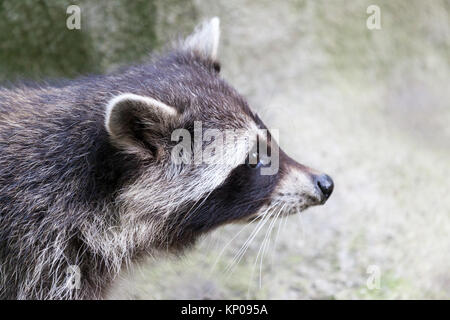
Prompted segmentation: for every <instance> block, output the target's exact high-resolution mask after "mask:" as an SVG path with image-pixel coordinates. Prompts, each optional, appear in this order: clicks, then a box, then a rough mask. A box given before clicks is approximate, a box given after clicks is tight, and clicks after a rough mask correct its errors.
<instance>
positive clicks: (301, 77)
mask: <svg viewBox="0 0 450 320" xmlns="http://www.w3.org/2000/svg"><path fill="white" fill-rule="evenodd" d="M70 4H78V5H79V6H80V8H81V30H73V31H70V30H68V29H67V28H66V18H67V16H68V15H67V14H66V8H67V6H68V5H70ZM372 4H375V5H378V6H379V7H380V9H381V30H368V29H367V27H366V19H367V18H368V16H369V15H368V14H367V13H366V9H367V7H368V6H369V5H372ZM449 15H450V2H449V1H445V0H430V1H420V0H404V1H400V0H399V1H388V0H386V1H373V0H370V1H365V0H358V1H352V2H349V1H343V0H334V1H320V0H317V1H306V0H292V1H283V2H278V1H277V2H275V1H268V0H262V1H250V0H244V1H237V0H219V1H206V0H195V1H194V0H192V1H180V0H177V1H175V0H169V1H148V0H146V1H144V0H138V1H125V0H116V1H106V0H99V1H95V2H94V1H65V0H61V1H60V0H58V1H56V0H41V1H31V0H21V1H13V0H6V1H5V0H3V1H0V82H10V81H15V80H17V79H21V78H31V79H42V78H54V77H68V78H73V77H76V76H77V75H79V74H85V73H99V72H100V73H104V72H109V71H111V70H115V69H117V68H118V67H119V66H123V65H126V64H128V63H132V62H138V61H140V60H141V59H143V58H144V57H145V56H146V55H147V54H148V53H149V52H150V51H152V50H159V49H160V48H162V47H163V46H164V45H165V44H166V43H167V42H169V41H171V40H173V39H176V37H177V36H179V35H183V36H185V35H187V34H188V33H189V32H191V30H192V29H193V27H194V26H195V25H196V24H197V23H198V22H200V21H202V20H203V19H204V18H208V17H212V16H219V17H220V18H221V26H222V38H221V47H220V59H221V62H222V66H223V67H222V70H223V71H222V74H223V76H224V77H225V78H226V79H228V80H229V81H230V82H231V83H232V84H233V85H234V86H235V87H236V88H237V89H238V90H239V91H240V92H242V93H243V94H244V95H245V96H246V97H247V98H248V100H249V101H250V103H251V105H253V107H254V108H255V109H256V110H257V111H258V113H259V114H260V115H261V117H262V118H263V120H264V121H265V122H266V124H267V125H268V127H269V128H277V129H279V130H280V144H281V146H282V147H283V148H284V149H285V151H287V153H289V154H290V155H292V156H293V157H294V158H296V159H297V160H299V161H300V162H302V163H305V164H308V165H310V166H312V167H315V168H318V169H320V170H321V171H325V172H328V173H329V174H330V175H331V176H332V177H333V178H334V180H335V183H336V188H335V192H334V194H333V196H332V197H331V199H330V200H329V201H328V202H327V204H326V205H325V206H324V207H317V208H311V209H309V210H307V211H306V212H304V213H303V214H302V215H299V216H292V217H290V218H289V219H288V220H287V223H284V221H283V220H280V221H279V222H277V223H276V225H275V228H274V231H273V233H272V236H271V242H270V250H268V254H267V255H265V256H264V259H263V261H262V263H261V261H260V260H257V257H258V251H259V248H260V246H261V244H262V243H263V239H264V237H265V235H266V231H267V230H262V231H261V232H260V233H259V234H258V236H257V237H256V239H255V240H254V241H253V242H252V243H251V245H250V247H249V249H248V251H247V252H246V254H245V256H244V258H243V259H242V260H241V261H240V262H239V263H238V264H237V265H235V267H234V268H233V270H232V272H226V270H227V266H228V265H229V264H230V263H231V262H232V260H233V257H234V255H235V254H236V253H237V251H238V250H239V249H240V247H241V246H242V245H243V244H244V242H245V240H246V239H247V237H248V236H249V234H250V232H251V231H252V229H253V227H254V226H252V225H250V226H248V227H247V228H246V229H245V230H244V231H243V232H241V233H240V234H239V235H238V236H237V237H236V238H234V239H233V237H234V236H235V235H236V234H237V233H238V232H239V231H240V230H241V229H242V227H243V226H240V225H239V226H233V225H231V226H227V227H224V228H221V229H220V230H217V231H215V232H213V233H211V234H210V235H209V236H208V237H207V238H206V239H203V240H202V241H201V243H200V244H199V245H198V246H197V248H196V249H194V250H192V251H190V252H188V253H186V255H185V256H184V257H182V258H181V259H180V258H174V257H164V256H162V257H158V258H157V259H149V261H147V262H146V263H144V264H142V265H139V266H136V267H135V268H133V269H132V270H129V271H128V272H124V273H123V275H121V279H120V280H119V281H118V282H117V283H116V285H115V286H114V288H113V290H111V294H110V296H111V297H112V298H133V299H136V298H137V299H161V298H171V299H182V298H192V299H212V298H219V299H220V298H225V299H233V298H257V299H259V298H261V299H324V298H326V299H345V298H363V299H365V298H376V299H393V298H396V299H397V298H400V299H402V298H444V299H449V298H450V272H449V270H450V196H449V191H450V179H449V177H450V148H449V147H450V70H449V69H450V68H449V61H450V23H449ZM283 226H284V227H283ZM279 228H281V231H280V232H279V235H278V237H277V236H276V235H277V233H278V229H279ZM231 239H233V241H231V242H230V240H231ZM275 239H276V242H275ZM221 252H222V254H220V253H221ZM260 258H261V257H260V256H259V257H258V259H260ZM374 266H375V269H376V270H379V276H380V277H379V279H380V287H379V288H372V287H371V286H368V285H367V282H368V281H369V282H370V276H371V273H370V272H371V270H373V268H374Z"/></svg>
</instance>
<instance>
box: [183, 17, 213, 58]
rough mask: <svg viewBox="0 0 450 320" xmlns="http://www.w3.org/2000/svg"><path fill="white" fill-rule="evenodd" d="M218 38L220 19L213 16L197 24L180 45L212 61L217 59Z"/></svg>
mask: <svg viewBox="0 0 450 320" xmlns="http://www.w3.org/2000/svg"><path fill="white" fill-rule="evenodd" d="M219 38H220V20H219V18H218V17H214V18H212V19H211V20H209V21H205V22H203V23H202V24H200V25H198V26H197V27H196V28H195V30H194V33H192V34H191V35H190V36H189V37H187V38H186V40H184V42H183V45H182V47H183V48H184V49H185V50H188V51H193V52H196V53H197V54H200V55H201V56H203V57H204V58H207V59H211V60H213V61H214V60H217V51H218V49H219Z"/></svg>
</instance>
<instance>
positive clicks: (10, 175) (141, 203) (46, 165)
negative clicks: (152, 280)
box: [0, 18, 333, 299]
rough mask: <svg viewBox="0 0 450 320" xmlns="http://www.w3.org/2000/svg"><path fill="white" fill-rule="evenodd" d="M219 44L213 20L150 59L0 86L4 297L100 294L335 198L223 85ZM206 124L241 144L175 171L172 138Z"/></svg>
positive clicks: (328, 184) (229, 143)
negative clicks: (204, 243)
mask: <svg viewBox="0 0 450 320" xmlns="http://www.w3.org/2000/svg"><path fill="white" fill-rule="evenodd" d="M218 43H219V20H218V18H213V19H212V20H210V21H209V22H206V23H204V24H202V25H201V26H199V27H198V28H197V29H196V31H195V32H194V33H193V34H192V35H191V36H189V37H188V38H187V39H186V40H185V41H183V42H182V43H181V44H179V45H178V46H177V47H176V48H175V49H174V50H173V51H172V52H170V53H168V54H167V55H165V56H162V57H159V58H158V59H157V60H156V61H155V62H152V63H146V64H143V65H140V66H135V67H130V68H128V69H125V70H122V71H121V72H120V73H115V74H111V75H105V76H97V77H93V78H89V77H86V78H80V79H77V80H73V81H72V82H69V83H68V84H66V85H64V86H58V87H55V86H50V85H48V86H43V87H41V88H39V89H36V88H29V87H17V88H14V89H10V90H7V89H0V219H1V221H0V222H1V223H0V277H1V279H0V298H10V299H15V298H23V299H33V298H37V299H89V298H102V297H104V295H105V292H106V289H107V288H108V286H109V285H110V283H111V282H112V281H113V280H114V279H115V278H116V277H117V275H118V273H119V271H120V270H121V268H123V267H124V266H127V265H128V264H130V263H132V262H133V261H135V260H136V259H139V258H140V257H142V256H144V255H145V254H148V253H150V254H151V253H152V252H156V251H161V250H164V251H177V250H180V249H183V248H186V247H188V246H190V245H191V244H193V243H195V240H196V239H197V238H198V237H199V236H200V235H201V234H204V233H205V232H208V231H211V230H213V229H214V228H217V227H218V226H221V225H223V224H226V223H231V222H246V221H250V220H251V219H255V218H256V219H258V218H264V217H266V216H267V214H268V213H267V212H268V210H267V208H274V207H278V208H280V209H281V208H282V214H290V213H293V212H294V211H297V210H304V209H306V208H307V207H309V206H312V205H317V204H323V203H324V202H325V201H326V200H327V198H328V197H329V196H330V194H331V192H332V190H333V182H332V180H331V178H329V177H328V176H327V175H323V174H319V173H317V172H316V171H313V170H312V169H309V168H307V167H305V166H303V165H301V164H299V163H297V162H295V161H294V160H292V159H291V158H289V157H288V156H287V155H286V154H285V153H284V152H283V151H282V150H279V151H278V145H277V144H276V141H275V140H276V139H275V137H272V135H271V134H270V133H268V134H267V135H265V134H263V131H264V130H265V129H266V127H265V125H264V124H263V122H262V121H261V120H260V119H259V118H258V116H256V115H255V114H254V113H253V112H252V111H251V110H250V108H249V106H248V104H247V102H246V101H245V99H244V98H243V97H242V96H240V95H239V94H238V93H237V92H236V91H235V90H234V89H233V88H232V87H230V86H229V85H228V84H227V83H226V82H225V81H224V80H223V79H222V78H221V77H220V74H219V70H220V64H219V62H218V61H217V52H218ZM198 123H201V128H200V133H201V134H206V135H207V134H208V132H209V133H210V132H211V130H215V131H214V132H218V133H221V132H226V131H230V130H231V131H233V132H237V136H236V137H235V138H236V139H231V140H227V139H223V141H224V143H223V149H225V150H226V151H227V152H226V153H224V154H225V156H223V155H224V154H220V153H219V152H216V151H214V152H212V153H210V154H209V155H208V156H209V158H210V160H213V161H211V162H208V163H204V162H202V161H200V162H199V163H196V162H195V161H194V162H190V163H189V162H186V163H185V162H181V163H175V162H174V161H173V154H174V152H173V151H174V149H175V148H176V147H177V142H178V141H174V140H173V139H172V138H173V134H174V132H175V131H176V130H180V129H183V130H184V132H187V133H189V135H190V136H191V137H195V135H196V134H197V133H198V130H197V129H196V128H197V124H198ZM196 130H197V131H196ZM264 132H265V131H264ZM244 133H250V134H249V136H245V137H244V135H245V134H244ZM248 137H250V138H248ZM185 138H186V137H184V138H183V140H184V139H185ZM194 140H195V139H194ZM261 141H263V142H264V143H265V144H266V145H267V148H268V152H269V153H270V154H271V155H272V154H275V153H276V154H277V155H278V158H277V159H278V162H277V165H278V166H277V170H276V172H275V173H274V174H262V172H263V171H264V170H265V169H267V168H268V166H270V164H269V163H267V162H265V160H264V157H263V153H262V151H261V150H260V149H259V145H260V142H261ZM212 143H213V142H212V140H208V139H206V141H205V140H202V141H201V145H200V147H201V148H202V149H203V148H204V147H208V145H209V146H210V145H211V144H212ZM193 144H195V141H193ZM188 145H191V143H188ZM248 145H257V146H258V147H257V148H256V149H251V150H249V148H248ZM194 149H195V148H194ZM275 151H277V152H275ZM183 156H184V155H183ZM224 158H225V160H226V161H221V160H224ZM252 159H253V160H255V161H254V162H253V161H252ZM74 266H75V267H74ZM68 267H70V270H75V271H77V270H78V271H79V274H80V277H79V280H80V283H79V287H78V288H73V287H71V286H68V284H67V274H66V271H67V270H68Z"/></svg>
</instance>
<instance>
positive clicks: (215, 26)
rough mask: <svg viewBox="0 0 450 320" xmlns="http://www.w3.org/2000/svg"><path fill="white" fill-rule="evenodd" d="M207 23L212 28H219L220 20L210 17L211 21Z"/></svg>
mask: <svg viewBox="0 0 450 320" xmlns="http://www.w3.org/2000/svg"><path fill="white" fill-rule="evenodd" d="M209 23H210V24H211V25H212V26H213V27H214V28H217V29H218V28H219V27H220V19H219V17H217V16H216V17H212V18H211V20H209Z"/></svg>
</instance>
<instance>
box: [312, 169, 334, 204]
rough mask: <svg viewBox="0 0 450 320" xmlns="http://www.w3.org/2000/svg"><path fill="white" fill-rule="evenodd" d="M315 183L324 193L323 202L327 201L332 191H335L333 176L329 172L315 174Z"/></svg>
mask: <svg viewBox="0 0 450 320" xmlns="http://www.w3.org/2000/svg"><path fill="white" fill-rule="evenodd" d="M314 183H315V184H316V186H317V188H318V189H319V190H320V191H321V193H322V199H321V202H322V203H325V201H327V199H328V198H329V197H330V195H331V193H332V192H333V188H334V183H333V180H332V179H331V177H330V176H329V175H327V174H321V175H315V176H314Z"/></svg>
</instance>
